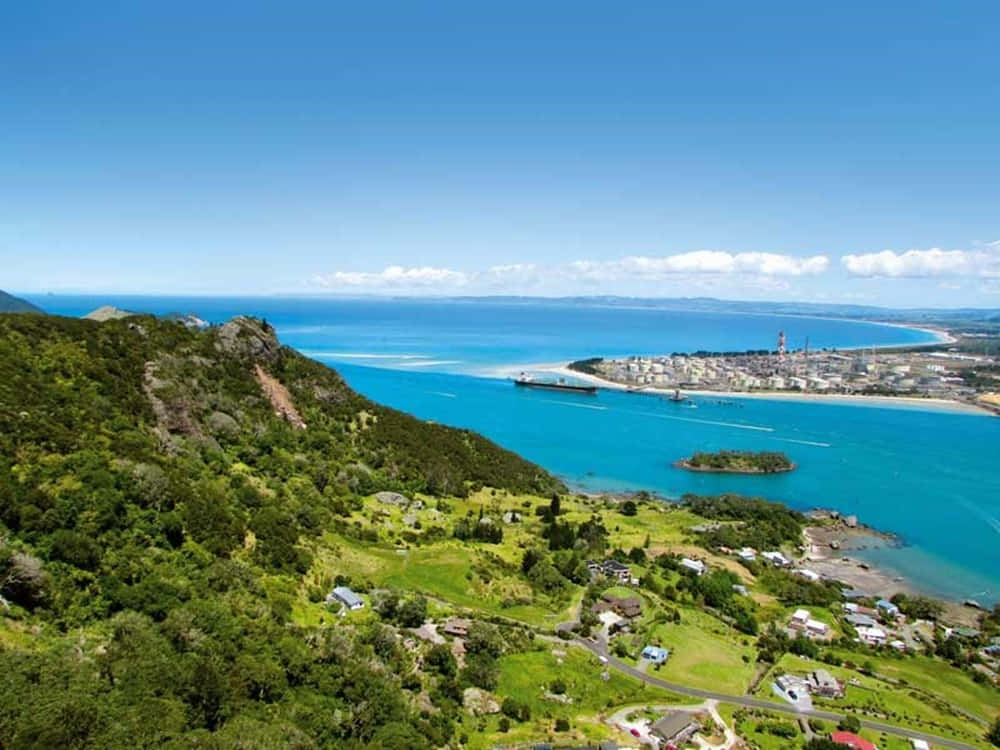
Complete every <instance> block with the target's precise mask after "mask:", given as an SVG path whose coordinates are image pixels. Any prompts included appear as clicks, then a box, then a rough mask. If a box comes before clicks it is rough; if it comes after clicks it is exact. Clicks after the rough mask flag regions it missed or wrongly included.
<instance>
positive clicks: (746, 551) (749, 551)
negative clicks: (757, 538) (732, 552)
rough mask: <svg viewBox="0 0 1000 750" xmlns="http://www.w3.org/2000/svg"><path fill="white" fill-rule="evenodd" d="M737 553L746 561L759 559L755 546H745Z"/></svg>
mask: <svg viewBox="0 0 1000 750" xmlns="http://www.w3.org/2000/svg"><path fill="white" fill-rule="evenodd" d="M736 554H737V556H738V557H739V558H740V559H741V560H744V561H745V562H753V561H754V560H756V559H757V550H755V549H754V548H753V547H744V548H743V549H741V550H740V551H739V552H737V553H736Z"/></svg>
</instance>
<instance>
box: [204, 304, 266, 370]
mask: <svg viewBox="0 0 1000 750" xmlns="http://www.w3.org/2000/svg"><path fill="white" fill-rule="evenodd" d="M215 346H216V348H217V349H218V350H219V351H220V352H223V353H224V354H227V355H230V356H233V357H236V358H238V359H240V360H242V361H244V362H247V363H266V362H274V361H275V360H276V359H277V358H278V353H279V352H280V351H281V344H280V343H279V342H278V337H277V335H275V333H274V329H273V328H272V327H271V326H269V325H268V324H267V323H266V322H265V321H262V320H256V319H255V318H248V317H245V316H242V315H241V316H239V317H236V318H233V319H232V320H230V321H229V322H228V323H224V324H223V325H222V326H220V327H219V330H218V333H217V340H216V344H215Z"/></svg>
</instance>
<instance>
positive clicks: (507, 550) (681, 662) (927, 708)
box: [0, 490, 1000, 750]
mask: <svg viewBox="0 0 1000 750" xmlns="http://www.w3.org/2000/svg"><path fill="white" fill-rule="evenodd" d="M419 499H421V500H422V501H423V505H424V507H423V508H421V509H418V510H413V509H410V510H404V509H401V508H398V507H395V506H393V505H386V504H383V503H379V502H378V501H376V500H375V499H374V498H367V499H366V500H365V501H364V503H363V504H362V506H361V507H360V508H358V509H356V510H355V511H354V512H353V513H352V514H351V517H350V518H349V519H348V523H349V524H351V525H352V526H353V527H354V529H355V531H354V532H352V534H351V536H350V537H348V536H344V535H343V534H336V533H327V534H326V535H324V537H322V539H321V540H320V542H319V544H318V545H317V546H316V549H315V557H314V564H313V567H312V569H311V570H310V571H309V573H308V574H307V575H306V577H305V579H304V581H303V584H302V586H301V587H300V588H299V590H298V591H293V592H275V593H276V594H278V595H286V596H287V595H291V596H292V597H293V616H294V619H295V621H296V622H299V623H302V624H310V625H316V624H322V623H331V624H332V623H333V622H336V621H338V618H337V615H336V614H335V613H332V612H330V610H329V609H328V608H327V607H326V606H325V605H324V604H323V603H322V602H321V601H320V602H316V601H312V600H311V599H313V600H314V599H316V598H317V596H316V594H317V591H326V590H329V587H330V586H332V582H333V580H334V578H335V577H336V576H346V577H347V578H348V579H349V580H350V582H351V585H352V586H354V587H355V588H357V589H358V590H359V591H361V592H365V591H368V590H370V589H372V588H381V587H387V588H393V589H396V590H398V591H401V592H419V593H421V594H423V595H425V596H427V597H428V599H429V600H430V609H431V612H432V613H433V615H434V616H437V617H441V616H444V615H446V614H449V613H451V612H454V611H456V610H462V611H465V612H468V613H470V614H472V615H475V614H476V613H478V614H480V615H482V616H499V617H504V618H509V619H511V620H516V621H518V622H521V623H524V624H527V625H530V626H532V627H535V628H538V629H540V630H542V631H546V630H548V631H549V632H551V628H553V627H554V626H555V625H556V624H558V623H560V622H564V621H567V620H570V619H573V614H574V612H575V611H576V607H577V606H578V605H579V602H580V599H581V597H582V595H583V588H582V587H579V586H567V588H566V590H565V593H564V594H563V595H562V596H561V598H558V599H552V598H549V597H546V596H544V595H541V594H538V593H537V592H535V591H533V590H532V588H531V586H530V585H529V584H528V582H527V580H526V579H525V577H524V576H523V575H521V573H520V564H521V559H522V557H523V555H524V552H525V550H526V549H529V548H531V547H537V546H544V545H545V540H544V539H543V538H542V537H541V531H542V528H543V524H542V521H541V519H540V518H539V516H538V515H537V514H536V513H535V509H536V508H537V507H539V506H547V505H548V503H549V500H548V499H547V498H539V497H531V496H520V495H510V494H507V493H504V492H494V491H492V490H482V491H480V492H478V493H475V494H473V495H472V496H470V497H469V498H463V499H448V500H443V501H442V500H436V499H433V498H419ZM562 508H563V514H562V518H563V519H564V520H568V521H571V522H573V523H580V522H582V521H584V520H587V519H589V518H590V517H591V516H592V515H594V514H595V513H597V514H600V516H601V518H602V521H603V523H604V526H605V527H606V528H607V530H608V532H609V535H608V539H607V548H608V549H615V548H617V549H622V550H626V551H627V550H629V549H631V548H633V547H644V548H645V549H646V550H647V554H649V555H650V556H653V555H655V554H658V553H661V552H667V551H669V552H674V553H677V552H679V553H683V554H696V555H697V556H698V557H700V558H701V559H704V560H706V561H707V562H708V564H709V565H710V566H720V567H727V568H730V569H734V570H736V571H737V572H738V574H739V575H740V577H741V578H742V579H743V580H744V582H745V583H747V584H748V585H750V586H752V585H753V583H754V580H753V577H752V576H750V575H749V573H748V572H747V571H746V570H745V569H743V568H742V566H739V565H738V564H737V563H735V562H734V561H733V560H732V559H727V558H719V557H717V556H713V555H711V554H709V553H707V552H706V551H705V550H701V549H699V548H698V547H697V546H695V545H694V544H693V541H692V538H691V534H690V528H691V527H692V526H694V525H697V524H698V523H701V522H702V521H703V520H702V519H700V518H698V517H697V516H695V515H693V514H691V513H689V512H688V511H686V510H684V509H681V508H678V507H676V506H668V505H661V504H657V503H649V504H640V505H639V508H638V513H637V514H636V515H635V516H626V515H624V514H623V513H621V511H620V509H619V506H617V505H616V504H614V503H612V502H605V501H603V500H601V499H599V498H580V497H565V498H563V500H562ZM507 511H516V512H517V513H518V514H520V521H519V522H516V523H509V524H505V525H504V526H503V531H504V535H503V540H502V542H500V543H499V544H486V543H481V542H462V541H459V540H456V539H453V538H452V537H451V531H452V529H453V528H454V524H455V522H456V521H458V520H459V519H462V518H470V519H472V518H476V517H477V516H478V515H479V514H480V513H481V512H485V513H487V514H489V515H491V516H493V517H499V516H500V515H502V513H504V512H507ZM434 529H437V536H428V535H433V534H434V533H435V532H434V531H433V530H434ZM354 533H359V534H363V535H364V536H365V537H366V539H367V541H364V542H361V541H357V540H355V539H354V538H353V534H354ZM373 540H377V541H373ZM632 567H633V574H634V575H636V576H641V575H642V574H643V573H644V572H645V571H646V570H647V569H649V570H655V571H656V574H657V576H658V577H661V578H663V579H664V580H665V581H668V582H674V581H673V579H674V578H675V577H676V576H675V575H671V574H664V573H663V571H661V570H660V569H659V567H658V566H653V565H633V566H632ZM609 591H610V593H613V594H616V595H619V596H639V597H640V598H642V599H643V613H644V616H643V619H642V621H641V622H640V623H637V624H633V628H635V632H634V633H632V634H627V635H624V636H621V637H622V638H624V639H625V640H624V643H625V644H626V645H627V646H628V649H629V652H630V654H631V656H632V657H635V656H637V655H638V653H639V651H640V650H641V649H642V647H643V646H645V645H647V644H655V645H660V646H663V647H665V648H667V649H669V650H670V651H671V656H670V659H669V660H668V662H667V663H666V664H664V665H662V666H661V667H660V668H658V669H653V668H650V674H653V675H656V676H658V677H661V678H662V679H665V680H670V681H674V682H678V683H681V684H685V685H690V686H692V687H700V688H705V689H713V690H719V691H723V692H728V693H732V694H734V695H735V694H742V693H744V691H745V690H746V689H747V686H748V684H749V682H750V680H751V679H752V677H753V675H754V672H755V667H756V665H755V657H756V653H755V649H754V646H753V643H754V641H755V639H754V638H751V637H749V636H745V635H742V634H740V633H738V632H736V631H735V630H733V629H731V628H730V627H728V626H727V625H725V624H724V623H722V622H721V621H720V620H718V619H717V618H715V617H712V616H711V615H709V614H707V613H705V612H703V611H702V610H700V609H698V608H697V607H695V606H691V605H690V604H682V605H679V606H678V605H676V604H675V603H673V602H670V601H666V600H664V601H663V602H660V601H659V597H657V596H656V595H655V594H650V593H649V592H643V591H640V590H638V589H636V588H633V587H614V588H612V589H610V590H609ZM310 594H311V598H310ZM752 595H753V596H754V598H755V599H757V600H758V601H759V602H760V603H761V604H762V605H763V606H762V611H761V613H760V614H761V615H762V616H763V618H762V619H764V620H766V619H768V617H769V616H773V617H774V618H776V619H777V620H778V621H780V622H785V621H787V618H788V616H789V615H790V613H791V612H792V611H793V610H794V609H797V607H794V606H791V607H789V606H787V605H782V604H780V603H778V602H777V601H774V600H773V598H769V597H767V596H766V595H764V594H762V593H761V592H760V591H753V592H752ZM675 608H676V609H678V610H679V612H680V614H681V621H680V622H679V623H674V622H673V620H672V616H671V615H672V612H673V610H674V609H675ZM810 611H811V612H812V615H813V616H814V617H815V618H816V619H819V620H822V621H824V622H827V623H828V624H831V625H834V627H836V625H835V623H836V620H835V618H834V617H833V616H832V615H831V613H830V612H829V611H827V610H824V609H822V608H819V607H816V608H811V609H810ZM374 616H375V615H374V613H372V612H371V610H370V608H365V610H362V611H361V612H352V613H350V614H348V615H347V618H346V620H347V621H357V620H364V619H366V618H371V617H374ZM0 637H2V636H0ZM6 637H7V638H16V637H17V636H16V635H15V634H7V636H6ZM552 648H553V649H556V650H557V651H559V650H561V651H563V652H565V653H564V654H561V655H555V654H553V653H552V649H549V648H547V649H545V650H541V651H531V652H528V653H522V654H511V655H508V656H505V657H503V659H502V673H501V682H500V686H499V688H498V690H497V694H498V695H499V696H501V697H504V696H513V697H517V698H519V699H520V700H523V701H525V702H526V703H528V705H530V706H531V708H532V717H533V718H532V720H531V722H528V723H526V724H525V725H518V724H516V723H515V724H514V725H513V726H512V727H511V729H510V730H509V732H507V733H500V732H499V717H496V716H494V717H467V718H466V719H463V728H462V731H463V732H466V733H468V734H469V736H470V738H472V737H474V736H475V737H479V736H484V737H489V738H492V739H491V740H490V742H487V743H486V744H483V745H482V746H483V747H486V746H488V745H489V744H490V743H501V744H504V743H505V744H509V743H514V742H518V741H527V740H532V739H544V738H546V737H553V738H554V739H557V740H558V741H566V742H573V741H591V740H597V739H601V738H605V737H608V736H609V732H611V736H613V733H614V730H610V729H609V728H608V727H606V726H605V725H604V724H603V723H602V722H601V720H600V714H601V712H603V711H604V710H606V709H607V708H609V707H611V706H616V707H617V706H621V705H626V704H650V703H669V702H677V698H676V696H669V695H665V694H662V693H658V691H654V690H653V689H652V688H649V687H645V688H644V687H642V685H641V683H639V682H638V681H633V680H630V679H628V678H625V677H623V676H621V675H620V674H618V673H616V672H614V671H613V670H612V671H611V673H610V679H609V680H608V681H607V682H604V681H602V680H601V679H600V669H599V668H598V665H597V662H596V660H595V659H594V658H593V657H592V656H591V655H589V654H588V653H586V652H584V651H582V650H577V649H573V648H571V647H567V646H566V645H564V644H558V645H553V646H552ZM840 655H841V657H842V658H844V659H848V660H852V661H854V662H856V663H862V662H864V661H867V660H870V661H872V663H873V664H874V667H875V669H874V671H875V673H876V675H878V676H881V677H884V678H887V679H877V678H876V677H867V676H864V675H860V674H859V673H857V672H855V671H852V670H850V669H844V668H840V669H837V668H829V667H827V668H829V669H830V671H831V672H833V673H834V674H836V675H837V676H838V677H840V678H841V679H845V680H847V679H851V678H856V679H857V681H858V682H857V684H856V685H852V686H850V687H849V688H848V692H847V696H846V698H845V700H843V701H838V702H832V703H830V706H831V707H832V708H837V709H843V708H845V707H847V708H852V709H854V710H858V711H859V712H867V713H868V715H870V716H872V717H878V718H880V719H882V720H885V721H887V722H888V723H893V724H898V725H900V726H911V727H919V728H923V729H925V730H927V731H930V732H935V733H940V734H947V735H949V736H953V737H956V738H959V739H962V740H963V741H966V742H969V743H970V744H977V743H981V736H980V735H981V733H980V732H979V728H978V726H976V725H975V724H974V723H972V722H970V721H969V720H968V718H966V717H965V716H963V715H962V714H961V713H960V712H959V711H958V710H956V708H958V709H961V710H962V711H966V712H969V713H970V714H973V715H975V716H978V717H982V718H983V719H988V720H992V719H993V718H995V717H996V716H997V715H998V714H1000V700H997V697H998V693H997V692H996V690H995V689H993V688H991V687H988V686H984V685H979V684H977V683H975V682H973V681H972V680H971V679H970V678H969V677H968V676H967V675H966V674H965V673H963V672H961V671H960V670H957V669H955V668H953V667H950V666H948V665H947V664H945V663H943V662H941V661H938V660H933V659H931V658H929V657H911V658H905V659H895V658H891V657H888V656H877V655H874V654H872V655H867V654H858V653H851V652H843V653H842V654H840ZM630 661H632V663H635V661H634V658H632V659H630ZM816 666H825V665H818V664H813V663H810V662H807V661H803V660H800V659H798V657H794V656H786V657H784V659H783V660H782V661H781V662H780V663H779V665H778V667H777V668H778V669H785V670H788V671H792V672H798V673H802V672H805V671H808V670H809V669H812V668H815V667H816ZM557 676H558V677H559V678H560V679H563V680H564V681H565V682H566V683H567V686H568V693H567V694H568V696H569V697H570V699H571V700H572V702H570V703H560V702H558V701H557V700H554V699H553V698H552V697H551V696H548V697H547V696H546V695H545V687H546V686H547V685H549V684H550V683H551V682H552V680H554V679H555V678H556V677H557ZM769 684H770V680H769V679H768V680H765V681H763V682H762V685H761V687H760V688H759V689H758V694H760V695H762V696H764V697H767V698H770V697H771V696H770V692H769ZM762 691H763V692H762ZM557 718H566V719H570V720H571V722H572V724H573V727H572V730H571V731H570V732H569V733H568V734H566V733H564V734H563V735H559V736H556V735H554V721H555V719H557ZM758 723H759V722H758ZM766 729H767V726H766V725H765V726H764V730H763V731H758V730H757V729H756V728H754V727H749V728H748V729H747V731H748V732H750V736H748V739H749V740H751V741H752V742H754V743H755V744H757V745H759V746H760V747H762V748H770V747H775V748H777V747H788V746H789V745H787V744H784V745H782V743H787V742H788V739H787V738H784V737H781V736H778V735H774V734H773V733H769V732H767V731H766ZM800 739H801V738H800ZM470 741H471V742H473V746H476V747H478V746H480V745H476V744H475V743H476V742H478V741H479V740H478V739H475V740H470ZM796 742H799V740H796ZM895 743H896V741H895V740H892V741H889V744H888V745H887V744H886V742H884V741H879V744H880V747H883V750H884V748H885V747H887V746H888V747H890V748H892V747H893V746H894V744H895ZM902 746H905V744H904V745H901V747H902Z"/></svg>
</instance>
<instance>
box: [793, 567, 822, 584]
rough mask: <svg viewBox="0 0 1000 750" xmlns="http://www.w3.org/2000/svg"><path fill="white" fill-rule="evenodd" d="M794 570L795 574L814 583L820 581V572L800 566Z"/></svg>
mask: <svg viewBox="0 0 1000 750" xmlns="http://www.w3.org/2000/svg"><path fill="white" fill-rule="evenodd" d="M792 572H793V573H795V575H797V576H799V577H800V578H805V579H806V580H807V581H810V582H812V583H817V582H818V581H819V573H817V572H815V571H812V570H809V569H807V568H798V569H796V570H793V571H792Z"/></svg>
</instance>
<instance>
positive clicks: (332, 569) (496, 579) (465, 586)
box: [302, 534, 574, 626]
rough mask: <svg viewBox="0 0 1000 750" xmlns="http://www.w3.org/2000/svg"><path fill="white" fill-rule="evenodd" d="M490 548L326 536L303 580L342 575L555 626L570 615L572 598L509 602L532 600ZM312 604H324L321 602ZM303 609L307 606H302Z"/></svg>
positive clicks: (518, 580)
mask: <svg viewBox="0 0 1000 750" xmlns="http://www.w3.org/2000/svg"><path fill="white" fill-rule="evenodd" d="M490 546H491V545H462V544H461V543H459V542H453V541H450V540H449V541H444V542H439V543H437V544H434V545H428V546H426V547H414V548H411V549H409V550H405V552H402V553H401V552H400V551H398V550H396V549H390V548H387V547H384V546H376V545H372V544H362V543H359V542H355V541H354V540H349V539H344V538H342V537H339V536H336V535H333V534H327V535H325V536H324V537H323V544H322V546H321V547H320V549H319V550H318V551H317V554H316V561H315V562H314V564H313V570H311V571H310V573H309V575H308V576H307V582H311V581H319V580H324V579H332V578H333V576H335V575H338V574H340V575H347V576H349V577H350V578H351V579H352V580H354V581H363V582H366V583H370V584H371V585H372V586H375V587H379V586H386V587H391V588H395V589H399V590H400V591H404V592H419V593H422V594H424V595H425V596H428V597H434V598H437V599H443V600H445V601H447V602H449V603H451V604H453V605H455V606H457V607H463V608H467V609H471V610H476V611H479V612H484V613H486V614H491V615H501V616H503V617H509V618H511V619H513V620H519V621H521V622H525V623H527V624H529V625H539V626H554V625H555V624H556V623H559V622H562V621H564V620H566V619H568V618H569V609H570V606H571V604H572V602H573V601H574V600H573V599H570V600H567V601H566V602H565V603H564V604H563V605H562V606H561V607H560V608H559V609H558V610H554V609H552V608H550V606H549V604H548V603H547V602H541V603H534V602H532V603H516V604H510V602H511V601H524V600H529V601H530V600H531V599H532V592H531V589H530V587H529V586H528V585H527V583H525V582H524V581H522V580H521V579H520V577H519V576H517V575H516V574H514V573H511V572H508V571H503V570H502V569H498V566H495V565H491V563H490V562H489V561H488V560H487V559H485V557H484V556H483V555H481V554H480V552H484V553H489V552H492V550H490V549H488V548H489V547H490ZM479 547H485V548H486V549H483V550H480V549H479ZM477 566H480V567H482V568H484V569H488V570H489V574H488V575H489V581H485V580H484V579H483V578H482V577H481V576H479V575H477V574H476V573H474V572H473V568H476V567H477ZM311 606H314V607H320V608H322V606H323V605H322V604H320V605H311ZM302 608H303V609H308V608H309V607H308V606H306V605H302Z"/></svg>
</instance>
